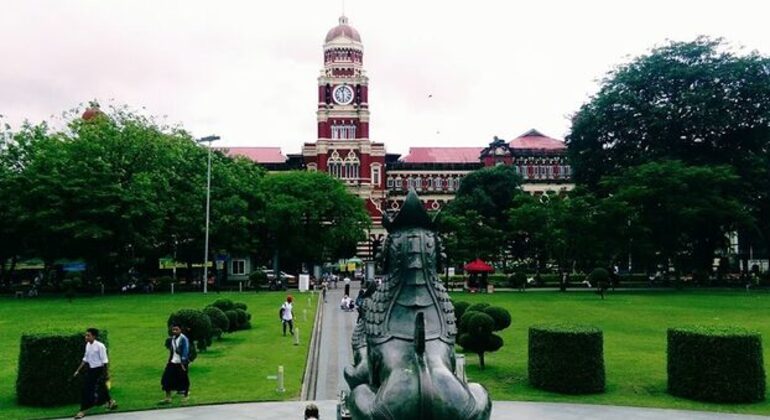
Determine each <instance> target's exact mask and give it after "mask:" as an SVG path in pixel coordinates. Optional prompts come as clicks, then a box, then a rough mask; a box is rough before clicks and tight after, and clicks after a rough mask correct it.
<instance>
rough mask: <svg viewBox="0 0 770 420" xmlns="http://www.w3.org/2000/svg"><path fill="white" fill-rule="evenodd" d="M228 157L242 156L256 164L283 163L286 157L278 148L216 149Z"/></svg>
mask: <svg viewBox="0 0 770 420" xmlns="http://www.w3.org/2000/svg"><path fill="white" fill-rule="evenodd" d="M215 150H220V151H222V152H223V153H224V154H226V155H227V156H230V157H235V156H243V157H245V158H248V159H250V160H252V161H254V162H256V163H285V162H286V156H284V155H283V153H281V148H280V147H217V148H215Z"/></svg>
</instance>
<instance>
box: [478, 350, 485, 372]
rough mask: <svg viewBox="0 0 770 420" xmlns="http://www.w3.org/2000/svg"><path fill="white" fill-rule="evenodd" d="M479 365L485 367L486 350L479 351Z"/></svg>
mask: <svg viewBox="0 0 770 420" xmlns="http://www.w3.org/2000/svg"><path fill="white" fill-rule="evenodd" d="M479 366H480V367H481V368H482V369H484V352H483V351H482V352H479Z"/></svg>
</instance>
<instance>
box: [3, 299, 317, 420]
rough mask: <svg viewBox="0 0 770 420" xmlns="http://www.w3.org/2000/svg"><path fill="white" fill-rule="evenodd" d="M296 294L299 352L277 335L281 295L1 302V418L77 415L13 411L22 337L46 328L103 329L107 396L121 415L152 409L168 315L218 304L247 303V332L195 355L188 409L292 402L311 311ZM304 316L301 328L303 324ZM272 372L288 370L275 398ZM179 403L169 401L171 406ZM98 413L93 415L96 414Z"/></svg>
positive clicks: (45, 410)
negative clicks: (107, 342)
mask: <svg viewBox="0 0 770 420" xmlns="http://www.w3.org/2000/svg"><path fill="white" fill-rule="evenodd" d="M295 292H296V291H295ZM294 295H295V296H296V297H297V300H296V301H295V316H296V325H297V326H298V327H299V329H300V337H301V345H300V346H294V345H293V341H292V339H291V338H290V337H283V336H282V335H281V331H280V328H281V324H280V321H279V319H278V308H279V307H280V305H281V303H282V302H283V300H284V299H285V296H286V295H285V294H284V293H271V292H262V293H259V294H255V293H254V292H251V293H242V294H241V293H222V294H221V295H217V294H216V293H214V294H211V293H210V294H208V295H203V294H202V293H201V294H192V293H184V294H176V295H131V296H109V297H93V298H76V299H75V300H74V301H73V302H72V303H68V302H67V300H66V299H64V298H40V299H23V300H21V299H20V300H15V299H10V298H0V418H3V419H13V418H40V417H57V416H58V417H61V416H70V415H73V414H74V413H75V412H77V406H74V405H73V406H69V407H66V406H65V407H57V408H29V407H20V406H18V405H16V401H15V388H14V387H15V382H16V370H17V363H18V362H17V361H18V356H19V339H20V337H21V334H22V332H26V331H36V330H40V329H44V328H48V327H56V328H74V329H78V330H84V329H85V328H87V327H90V326H94V327H97V328H106V329H108V330H109V340H110V349H109V350H110V351H109V353H110V354H109V356H110V371H111V376H112V387H113V391H112V395H113V397H114V398H115V399H116V400H118V402H119V404H120V409H121V411H122V410H140V409H147V408H155V407H156V403H157V402H158V401H160V400H161V399H162V397H163V394H162V391H161V389H160V377H161V374H162V373H163V368H164V367H165V363H166V360H167V358H168V352H167V350H166V349H165V347H164V346H163V342H164V339H165V337H166V327H165V323H166V320H167V319H168V315H169V314H170V313H171V312H172V311H175V310H178V309H182V308H195V309H201V308H203V307H204V306H206V305H207V304H209V303H211V302H212V301H214V300H215V299H217V298H219V297H227V298H230V299H232V300H234V301H240V302H244V303H246V304H247V305H248V307H249V312H250V313H251V314H252V320H251V323H252V325H253V328H252V329H251V330H246V331H238V332H236V333H232V334H226V335H225V337H224V339H223V340H221V341H215V342H214V344H213V346H212V347H211V348H210V349H209V350H207V351H206V352H203V353H200V354H199V356H198V359H197V360H196V361H195V362H193V364H192V365H191V368H190V381H191V384H192V386H191V391H190V404H210V403H221V402H231V401H260V400H286V399H296V398H298V396H299V393H300V388H301V381H302V374H303V372H304V369H305V360H306V356H307V350H308V338H309V337H310V330H311V328H312V322H313V318H314V316H315V302H316V300H313V301H312V304H310V303H309V302H308V299H307V295H299V294H298V293H294ZM316 297H317V295H316ZM305 310H307V321H304V320H303V318H304V313H303V312H304V311H305ZM278 365H283V366H284V367H285V369H286V392H285V393H278V392H276V381H275V380H269V379H267V377H268V376H269V375H275V374H276V371H277V368H278ZM178 404H179V403H178V402H175V404H174V406H176V405H178ZM101 411H102V409H101V408H99V409H95V410H94V413H98V412H101Z"/></svg>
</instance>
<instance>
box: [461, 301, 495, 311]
mask: <svg viewBox="0 0 770 420" xmlns="http://www.w3.org/2000/svg"><path fill="white" fill-rule="evenodd" d="M487 307H489V304H488V303H484V302H479V303H474V304H473V305H471V306H469V307H468V309H466V310H465V311H466V312H471V311H476V312H483V311H484V309H486V308H487Z"/></svg>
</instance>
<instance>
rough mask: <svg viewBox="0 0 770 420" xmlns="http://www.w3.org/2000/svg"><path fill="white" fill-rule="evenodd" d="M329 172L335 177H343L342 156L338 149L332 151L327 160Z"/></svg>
mask: <svg viewBox="0 0 770 420" xmlns="http://www.w3.org/2000/svg"><path fill="white" fill-rule="evenodd" d="M326 166H327V172H328V173H329V175H331V176H332V177H334V178H342V158H340V154H339V153H337V151H336V150H334V151H332V155H331V156H329V160H327V161H326Z"/></svg>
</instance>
